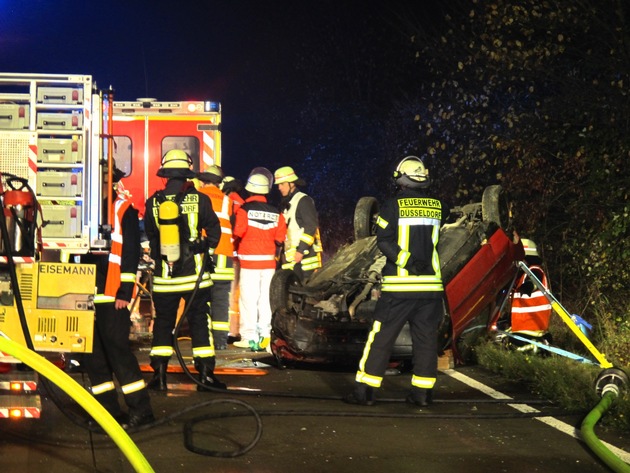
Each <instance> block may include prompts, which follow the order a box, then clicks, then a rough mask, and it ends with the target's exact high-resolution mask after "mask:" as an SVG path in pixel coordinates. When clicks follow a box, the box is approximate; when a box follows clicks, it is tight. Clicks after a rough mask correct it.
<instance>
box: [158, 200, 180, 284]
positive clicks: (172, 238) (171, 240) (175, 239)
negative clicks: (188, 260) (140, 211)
mask: <svg viewBox="0 0 630 473" xmlns="http://www.w3.org/2000/svg"><path fill="white" fill-rule="evenodd" d="M178 221H179V205H177V204H176V203H175V202H173V201H172V200H164V202H162V203H161V204H160V206H159V207H158V223H159V225H160V254H161V255H162V256H163V257H164V258H165V259H166V263H167V264H168V272H169V274H171V273H172V271H173V264H175V262H176V261H179V257H180V256H181V253H180V243H179V238H180V235H179V224H178Z"/></svg>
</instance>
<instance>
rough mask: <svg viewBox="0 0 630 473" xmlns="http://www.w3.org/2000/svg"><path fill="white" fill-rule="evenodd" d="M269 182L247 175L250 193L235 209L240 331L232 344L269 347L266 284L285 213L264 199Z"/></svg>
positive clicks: (283, 229) (284, 228) (283, 231)
mask: <svg viewBox="0 0 630 473" xmlns="http://www.w3.org/2000/svg"><path fill="white" fill-rule="evenodd" d="M270 187H271V183H270V180H269V178H268V177H267V176H266V175H265V174H263V173H253V174H251V175H250V176H249V178H248V180H247V184H246V185H245V190H246V191H247V192H249V194H250V196H249V197H248V198H247V199H245V203H244V204H243V205H242V206H241V208H240V209H239V210H238V211H237V213H236V220H235V222H234V238H235V245H236V252H237V255H238V259H239V263H240V268H241V273H240V299H239V306H240V316H241V317H240V332H241V340H240V341H238V342H235V343H234V346H235V347H239V348H250V349H251V350H252V351H261V350H268V349H269V343H270V341H271V340H270V337H271V315H272V314H271V304H270V302H269V287H270V285H271V279H272V278H273V275H274V273H275V271H276V248H278V247H279V246H281V245H282V244H283V242H284V239H285V237H286V232H287V226H286V222H285V220H284V217H283V216H282V214H281V213H280V210H278V209H277V208H276V207H274V206H273V205H271V204H269V203H268V202H267V198H266V195H267V194H268V193H269V190H270Z"/></svg>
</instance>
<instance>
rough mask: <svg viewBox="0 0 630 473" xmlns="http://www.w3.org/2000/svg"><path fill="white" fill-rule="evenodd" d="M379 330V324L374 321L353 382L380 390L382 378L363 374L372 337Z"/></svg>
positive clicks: (372, 340)
mask: <svg viewBox="0 0 630 473" xmlns="http://www.w3.org/2000/svg"><path fill="white" fill-rule="evenodd" d="M380 330H381V323H380V322H379V321H374V324H373V325H372V330H370V333H369V335H368V339H367V341H366V342H365V348H364V349H363V356H362V357H361V361H359V371H357V375H356V377H355V381H357V382H358V383H363V384H367V385H368V386H372V387H373V388H380V387H381V383H382V382H383V377H382V376H374V375H371V374H368V373H366V372H365V362H366V361H367V359H368V356H369V354H370V348H371V347H372V342H374V337H375V336H376V334H377V333H378V332H380Z"/></svg>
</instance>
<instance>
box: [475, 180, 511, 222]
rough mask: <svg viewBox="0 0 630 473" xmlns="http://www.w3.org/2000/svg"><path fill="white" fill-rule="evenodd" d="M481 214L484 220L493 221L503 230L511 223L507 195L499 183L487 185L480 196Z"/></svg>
mask: <svg viewBox="0 0 630 473" xmlns="http://www.w3.org/2000/svg"><path fill="white" fill-rule="evenodd" d="M481 216H482V218H483V221H484V222H494V223H496V224H497V225H499V226H500V227H501V228H503V229H504V230H508V229H509V227H510V224H511V218H510V206H509V203H508V199H507V195H506V193H505V192H503V188H502V187H501V186H500V185H495V186H488V187H486V188H485V189H484V191H483V195H482V197H481Z"/></svg>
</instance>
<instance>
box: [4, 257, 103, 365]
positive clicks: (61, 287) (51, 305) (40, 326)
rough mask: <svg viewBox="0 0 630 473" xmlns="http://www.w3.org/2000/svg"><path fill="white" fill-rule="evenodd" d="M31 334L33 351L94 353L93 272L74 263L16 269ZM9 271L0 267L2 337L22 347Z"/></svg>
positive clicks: (87, 266) (21, 266)
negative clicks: (4, 336)
mask: <svg viewBox="0 0 630 473" xmlns="http://www.w3.org/2000/svg"><path fill="white" fill-rule="evenodd" d="M15 268H16V274H17V279H18V286H19V292H20V297H21V300H22V305H23V307H24V313H25V316H26V320H27V322H28V328H29V332H30V334H31V338H32V340H33V347H34V349H35V350H36V351H42V352H43V351H48V352H51V351H52V352H78V353H89V352H91V351H92V342H93V336H94V290H95V287H96V267H95V266H94V265H92V264H73V263H46V262H33V263H20V264H17V265H16V266H15ZM17 302H18V301H17V300H16V296H15V291H14V290H13V288H12V284H11V278H10V273H9V270H8V267H7V266H6V265H4V264H0V332H2V333H4V334H5V335H6V336H7V337H9V338H10V339H11V340H13V341H15V342H17V343H21V344H23V345H26V340H25V339H24V334H23V331H22V326H21V323H20V318H19V313H18V309H17V307H18V306H17Z"/></svg>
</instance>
